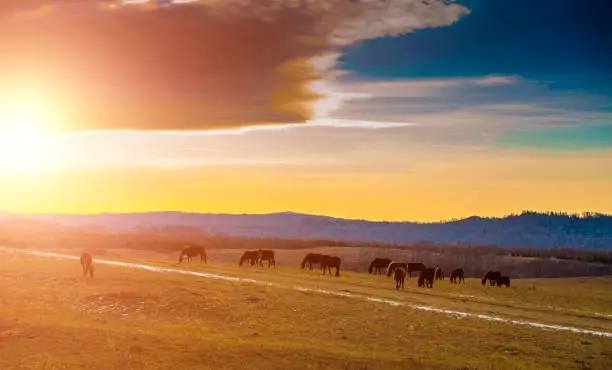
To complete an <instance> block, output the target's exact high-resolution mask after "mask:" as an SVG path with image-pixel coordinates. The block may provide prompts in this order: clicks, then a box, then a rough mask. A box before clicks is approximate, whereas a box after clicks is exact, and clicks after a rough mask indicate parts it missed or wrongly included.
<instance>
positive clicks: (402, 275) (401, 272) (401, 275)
mask: <svg viewBox="0 0 612 370" xmlns="http://www.w3.org/2000/svg"><path fill="white" fill-rule="evenodd" d="M406 274H407V272H406V269H405V268H403V267H398V268H396V269H395V271H394V272H393V278H394V279H395V289H399V288H400V287H402V289H404V280H406Z"/></svg>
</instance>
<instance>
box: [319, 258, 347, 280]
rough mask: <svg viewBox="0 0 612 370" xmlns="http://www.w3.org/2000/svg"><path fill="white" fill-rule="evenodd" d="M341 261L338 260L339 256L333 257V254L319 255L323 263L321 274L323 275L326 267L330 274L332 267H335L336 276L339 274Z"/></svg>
mask: <svg viewBox="0 0 612 370" xmlns="http://www.w3.org/2000/svg"><path fill="white" fill-rule="evenodd" d="M341 263H342V260H340V257H335V256H327V255H325V254H324V255H322V256H321V264H322V265H323V275H325V272H326V271H327V269H329V274H330V275H331V274H332V268H334V267H335V268H336V276H340V264H341Z"/></svg>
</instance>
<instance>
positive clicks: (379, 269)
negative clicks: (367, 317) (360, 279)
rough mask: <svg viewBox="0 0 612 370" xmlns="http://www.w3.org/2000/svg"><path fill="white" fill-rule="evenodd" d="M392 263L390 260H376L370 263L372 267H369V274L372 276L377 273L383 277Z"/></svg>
mask: <svg viewBox="0 0 612 370" xmlns="http://www.w3.org/2000/svg"><path fill="white" fill-rule="evenodd" d="M390 263H391V260H390V259H388V258H375V259H374V261H372V263H370V267H368V273H369V274H371V273H373V272H376V273H377V274H378V275H382V274H384V273H385V270H386V269H387V267H389V264H390Z"/></svg>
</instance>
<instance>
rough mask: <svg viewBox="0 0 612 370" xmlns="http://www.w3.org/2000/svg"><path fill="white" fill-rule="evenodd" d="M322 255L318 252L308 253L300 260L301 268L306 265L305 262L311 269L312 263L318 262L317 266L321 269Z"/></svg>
mask: <svg viewBox="0 0 612 370" xmlns="http://www.w3.org/2000/svg"><path fill="white" fill-rule="evenodd" d="M322 260H323V255H322V254H319V253H308V254H307V255H306V256H305V257H304V259H303V260H302V269H303V268H304V267H306V264H308V267H309V268H310V269H311V270H312V265H313V264H318V265H319V268H320V269H322V268H323V261H322Z"/></svg>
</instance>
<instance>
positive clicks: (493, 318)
mask: <svg viewBox="0 0 612 370" xmlns="http://www.w3.org/2000/svg"><path fill="white" fill-rule="evenodd" d="M0 251H3V252H8V253H20V254H28V255H34V256H40V257H47V258H59V259H71V260H78V259H79V257H78V256H73V255H68V254H59V253H51V252H41V251H32V250H19V249H13V248H2V247H0ZM94 262H95V263H96V264H102V265H109V266H117V267H124V268H131V269H140V270H146V271H150V272H156V273H167V274H182V275H191V276H197V277H202V278H206V279H215V280H223V281H229V282H235V283H249V284H255V285H260V286H266V287H271V288H278V289H293V290H296V291H300V292H304V293H310V294H323V295H331V296H337V297H344V298H349V299H357V300H361V301H368V302H374V303H380V304H385V305H391V306H395V307H407V308H411V309H415V310H420V311H429V312H435V313H440V314H444V315H447V316H450V317H454V318H473V319H479V320H486V321H490V322H497V323H501V324H512V325H519V326H527V327H532V328H539V329H545V330H555V331H567V332H573V333H577V334H583V335H594V336H598V337H604V338H612V332H607V331H602V330H590V329H583V328H578V327H573V326H566V325H555V324H546V323H541V322H535V321H526V320H517V319H510V318H503V317H500V316H497V315H490V314H477V313H472V312H463V311H459V310H455V309H444V308H438V307H435V306H431V305H425V304H414V303H409V302H406V301H405V300H401V299H389V298H384V297H380V296H378V297H377V296H374V295H369V294H368V295H366V294H360V293H353V292H351V291H348V290H346V289H344V290H332V289H318V288H309V287H306V286H302V285H289V284H280V283H275V282H270V281H264V280H258V279H251V278H243V277H234V276H226V275H221V274H213V273H205V272H199V271H191V270H183V269H176V268H166V267H158V266H152V265H146V264H139V263H131V262H120V261H113V260H106V259H98V258H96V259H94Z"/></svg>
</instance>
